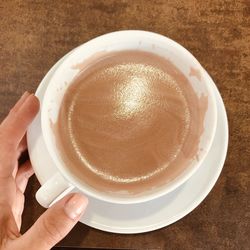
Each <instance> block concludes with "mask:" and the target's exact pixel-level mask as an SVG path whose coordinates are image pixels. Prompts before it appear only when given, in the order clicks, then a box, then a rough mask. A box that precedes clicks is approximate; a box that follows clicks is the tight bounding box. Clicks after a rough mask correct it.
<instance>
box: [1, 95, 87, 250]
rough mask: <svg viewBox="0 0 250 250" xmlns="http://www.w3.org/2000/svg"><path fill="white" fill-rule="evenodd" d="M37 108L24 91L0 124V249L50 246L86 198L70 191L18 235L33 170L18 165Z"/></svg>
mask: <svg viewBox="0 0 250 250" xmlns="http://www.w3.org/2000/svg"><path fill="white" fill-rule="evenodd" d="M38 111H39V101H38V99H37V98H36V97H35V96H34V95H33V94H30V93H28V92H25V93H24V94H23V96H22V97H21V98H20V99H19V101H18V102H17V103H16V105H15V106H14V107H13V108H12V109H11V111H10V113H9V114H8V116H7V117H6V118H5V119H4V121H3V122H2V123H1V125H0V249H1V250H13V249H17V250H19V249H20V250H22V249H29V250H33V249H36V250H46V249H50V248H52V247H53V246H54V245H55V244H56V243H58V242H59V241H60V240H61V239H62V238H64V237H65V236H66V235H67V233H68V232H69V231H70V230H71V229H72V228H73V226H74V225H75V224H76V223H77V221H78V220H79V218H80V217H81V216H82V215H83V213H84V211H85V208H86V206H87V204H88V200H87V198H86V197H85V196H83V195H81V194H76V193H75V194H70V195H67V196H65V197H64V198H63V199H61V200H60V201H58V202H57V203H55V204H54V205H53V206H51V207H50V208H49V209H48V210H47V211H46V212H45V213H44V214H43V215H41V216H40V218H38V220H37V221H36V222H35V223H34V225H33V226H32V227H31V228H30V229H29V230H28V231H27V232H26V233H24V234H23V235H21V234H20V227H21V222H22V212H23V208H24V191H25V188H26V186H27V182H28V179H29V177H30V176H32V175H33V169H32V166H31V163H30V162H29V161H27V162H25V163H24V164H23V165H21V166H18V158H19V157H20V155H21V154H22V152H23V151H25V150H26V148H27V143H26V136H25V135H26V131H27V127H28V126H29V124H30V123H31V122H32V120H33V119H34V118H35V116H36V114H37V113H38Z"/></svg>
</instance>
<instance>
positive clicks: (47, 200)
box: [36, 173, 74, 208]
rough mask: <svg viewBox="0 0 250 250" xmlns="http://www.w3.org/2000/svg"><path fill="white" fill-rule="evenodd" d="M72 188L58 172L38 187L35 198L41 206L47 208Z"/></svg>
mask: <svg viewBox="0 0 250 250" xmlns="http://www.w3.org/2000/svg"><path fill="white" fill-rule="evenodd" d="M73 188H74V186H72V185H71V184H70V183H69V182H68V181H66V180H65V179H64V177H63V176H62V175H61V174H60V173H56V174H55V175H54V176H52V177H51V178H50V179H49V180H48V181H46V182H45V183H44V184H43V185H42V186H41V187H40V188H39V189H38V191H37V192H36V200H37V201H38V203H39V204H40V205H41V206H43V207H46V208H48V207H50V206H51V205H52V204H53V203H55V202H56V201H58V200H60V199H61V198H62V197H64V196H65V195H66V194H68V193H69V192H70V191H71V190H72V189H73Z"/></svg>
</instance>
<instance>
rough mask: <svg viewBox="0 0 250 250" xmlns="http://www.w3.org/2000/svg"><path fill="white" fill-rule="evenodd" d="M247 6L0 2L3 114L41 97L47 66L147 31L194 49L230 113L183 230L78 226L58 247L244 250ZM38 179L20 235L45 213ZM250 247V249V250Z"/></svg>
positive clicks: (248, 132)
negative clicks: (211, 170)
mask: <svg viewBox="0 0 250 250" xmlns="http://www.w3.org/2000/svg"><path fill="white" fill-rule="evenodd" d="M249 16H250V2H249V0H245V1H244V0H238V1H234V0H231V1H230V0H228V1H222V0H218V1H212V0H211V1H198V0H197V1H195V0H190V1H187V0H178V1H177V0H176V1H135V0H134V1H132V0H131V1H104V0H102V1H90V0H89V1H61V0H56V1H55V0H54V1H9V0H8V1H7V0H6V1H1V2H0V17H1V18H0V34H1V35H0V48H1V49H0V60H1V67H0V107H1V108H0V116H1V119H3V118H4V116H5V115H6V114H7V112H8V110H9V109H10V108H11V106H12V105H13V104H14V103H15V101H16V100H17V99H18V97H19V96H20V95H21V94H22V93H23V92H24V91H25V90H29V91H35V90H36V88H37V86H38V84H39V82H40V81H41V79H42V78H43V76H44V75H45V73H46V72H47V71H48V70H49V69H50V67H51V66H52V65H53V64H54V63H55V62H56V61H57V60H58V59H59V58H60V57H62V56H63V55H64V54H65V53H67V52H68V51H70V50H71V49H73V48H74V47H76V46H78V45H79V44H82V43H84V42H86V41H88V40H89V39H91V38H94V37H96V36H98V35H101V34H104V33H107V32H111V31H114V30H122V29H143V30H150V31H154V32H158V33H161V34H163V35H166V36H168V37H170V38H172V39H174V40H176V41H177V42H179V43H180V44H182V45H183V46H185V47H186V48H187V49H188V50H190V51H191V52H192V53H193V54H194V55H195V56H196V58H197V59H198V60H199V61H200V62H201V64H202V65H203V66H204V67H205V68H206V69H207V71H208V72H209V73H210V75H211V76H212V77H213V79H214V81H215V82H216V84H217V86H218V88H219V90H220V92H221V94H222V97H223V99H224V102H225V106H226V109H227V113H228V119H229V128H230V143H229V151H228V156H227V160H226V163H225V166H224V169H223V171H222V174H221V176H220V178H219V180H218V182H217V183H216V185H215V187H214V188H213V190H212V192H211V193H210V194H209V196H208V197H207V198H206V199H205V201H203V202H202V204H201V205H200V206H199V207H198V208H196V209H195V210H194V211H193V212H192V213H190V214H189V215H188V216H186V217H185V218H183V219H182V220H180V221H178V222H177V223H175V224H173V225H171V226H169V227H166V228H163V229H160V230H157V231H155V232H151V233H144V234H139V235H119V234H111V233H105V232H102V231H98V230H95V229H92V228H90V227H88V226H85V225H82V224H77V226H76V227H75V228H74V229H73V230H72V232H71V233H70V234H69V235H68V236H67V237H66V238H65V239H64V240H63V241H62V242H61V243H60V244H59V245H61V246H81V247H86V248H94V247H95V248H107V249H112V248H122V249H125V248H128V249H247V246H248V247H249V246H250V237H249V235H250V223H249V221H250V203H249V202H250V200H249V192H250V190H249V186H250V165H249V164H250V157H249V155H250V143H249V142H250V125H249V124H250V112H249V110H250V100H249V99H250V93H249V87H250V86H249V85H250V83H249V79H250V62H249V61H250V60H249V59H250V28H249V27H250V18H249ZM38 188H39V183H38V181H37V179H36V178H35V177H32V179H31V181H30V183H29V186H28V189H27V192H26V205H25V210H24V216H23V226H22V232H24V231H25V230H27V228H29V227H30V226H31V225H32V224H33V223H34V221H35V220H36V219H37V218H38V216H39V215H40V214H41V213H42V212H43V211H44V209H43V208H41V207H40V206H39V205H38V204H37V202H36V201H35V198H34V195H35V192H36V190H37V189H38ZM248 249H249V248H248Z"/></svg>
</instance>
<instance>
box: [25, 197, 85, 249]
mask: <svg viewBox="0 0 250 250" xmlns="http://www.w3.org/2000/svg"><path fill="white" fill-rule="evenodd" d="M87 204H88V199H87V198H86V197H85V196H83V195H81V194H78V193H75V194H69V195H67V196H65V197H64V198H63V199H61V200H60V201H58V202H57V203H55V204H54V205H53V206H51V207H50V208H49V209H48V210H47V211H46V212H45V213H44V214H43V215H41V217H40V218H39V219H38V220H37V221H36V222H35V224H34V225H33V226H32V227H31V228H30V229H29V230H28V231H27V232H26V233H25V234H24V235H23V236H22V237H21V238H23V239H22V240H23V241H24V242H25V245H27V249H50V248H51V247H53V246H54V245H55V244H56V243H57V242H59V241H60V240H61V239H63V238H64V237H65V236H66V235H67V234H68V233H69V231H70V230H71V229H72V228H73V226H74V225H75V224H76V223H77V221H78V220H79V219H80V217H81V215H82V214H83V213H84V211H85V208H86V206H87Z"/></svg>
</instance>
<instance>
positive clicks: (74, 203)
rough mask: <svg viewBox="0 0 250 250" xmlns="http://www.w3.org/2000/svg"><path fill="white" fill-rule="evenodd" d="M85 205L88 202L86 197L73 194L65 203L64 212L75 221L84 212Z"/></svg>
mask: <svg viewBox="0 0 250 250" xmlns="http://www.w3.org/2000/svg"><path fill="white" fill-rule="evenodd" d="M87 205H88V200H87V198H86V197H84V196H83V195H80V194H74V195H73V196H71V197H70V199H69V200H68V201H67V202H66V203H65V206H64V210H65V213H66V214H67V216H68V217H69V218H70V219H72V220H75V219H76V218H77V217H79V216H80V215H81V214H82V213H83V212H84V211H85V209H86V207H87Z"/></svg>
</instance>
